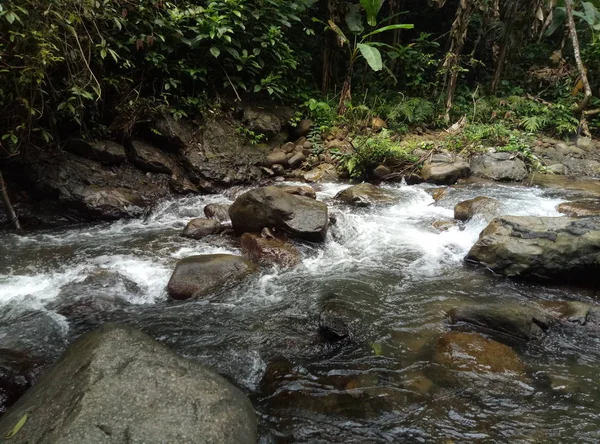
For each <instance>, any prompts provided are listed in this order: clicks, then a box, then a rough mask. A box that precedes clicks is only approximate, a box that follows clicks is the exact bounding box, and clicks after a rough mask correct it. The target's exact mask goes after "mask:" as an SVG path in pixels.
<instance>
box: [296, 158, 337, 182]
mask: <svg viewBox="0 0 600 444" xmlns="http://www.w3.org/2000/svg"><path fill="white" fill-rule="evenodd" d="M338 179H339V175H338V173H337V170H336V169H335V166H333V165H331V164H327V163H325V164H321V165H319V166H317V167H316V168H313V169H312V170H310V171H309V172H307V173H305V174H304V180H306V181H307V182H337V180H338Z"/></svg>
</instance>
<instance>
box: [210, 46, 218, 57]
mask: <svg viewBox="0 0 600 444" xmlns="http://www.w3.org/2000/svg"><path fill="white" fill-rule="evenodd" d="M210 53H211V54H212V55H213V57H214V58H215V59H216V58H217V57H219V56H220V55H221V50H220V49H219V48H217V47H216V46H213V47H211V48H210Z"/></svg>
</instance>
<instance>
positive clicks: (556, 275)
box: [465, 216, 600, 286]
mask: <svg viewBox="0 0 600 444" xmlns="http://www.w3.org/2000/svg"><path fill="white" fill-rule="evenodd" d="M465 259H466V261H468V262H471V263H476V264H480V265H483V266H484V267H486V268H488V269H490V270H492V271H493V272H495V273H499V274H502V275H504V276H509V277H513V278H525V279H533V280H542V281H550V282H557V283H571V284H576V285H592V286H594V285H596V286H597V285H599V284H600V217H585V218H568V217H530V216H505V217H499V218H496V219H494V220H493V221H492V222H491V223H490V224H489V225H488V226H487V228H486V229H485V230H483V231H482V232H481V234H480V235H479V240H478V241H477V243H476V244H475V245H474V246H473V247H472V248H471V250H470V251H469V253H468V254H467V256H466V258H465Z"/></svg>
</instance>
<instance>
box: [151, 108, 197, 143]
mask: <svg viewBox="0 0 600 444" xmlns="http://www.w3.org/2000/svg"><path fill="white" fill-rule="evenodd" d="M196 129H197V128H196V127H195V125H193V122H188V121H185V120H183V119H175V118H174V117H173V116H172V115H171V114H168V113H163V114H161V115H160V116H159V117H157V118H156V119H155V120H154V122H153V125H152V128H147V131H146V134H144V136H145V137H147V138H148V139H149V140H152V141H154V142H155V143H156V144H157V145H158V146H159V147H160V148H162V149H163V150H165V151H168V152H174V151H177V150H180V149H184V148H185V147H186V146H188V145H190V144H192V143H193V142H194V139H195V137H196V134H195V132H196Z"/></svg>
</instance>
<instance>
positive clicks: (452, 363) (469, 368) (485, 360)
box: [434, 331, 525, 378]
mask: <svg viewBox="0 0 600 444" xmlns="http://www.w3.org/2000/svg"><path fill="white" fill-rule="evenodd" d="M434 361H435V362H437V363H438V364H440V365H443V366H444V367H446V368H448V369H451V370H456V371H461V372H475V373H479V374H490V373H505V374H510V375H511V376H515V377H518V378H522V377H523V376H524V374H525V366H524V365H523V363H522V362H521V360H520V359H519V357H518V356H517V354H516V353H515V351H514V350H513V349H512V348H510V347H508V346H506V345H504V344H501V343H499V342H496V341H492V340H490V339H487V338H485V337H484V336H482V335H480V334H478V333H463V332H455V331H451V332H448V333H446V334H445V335H444V336H442V337H441V338H440V339H439V341H438V343H437V345H436V351H435V356H434Z"/></svg>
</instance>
